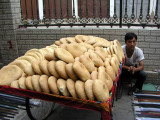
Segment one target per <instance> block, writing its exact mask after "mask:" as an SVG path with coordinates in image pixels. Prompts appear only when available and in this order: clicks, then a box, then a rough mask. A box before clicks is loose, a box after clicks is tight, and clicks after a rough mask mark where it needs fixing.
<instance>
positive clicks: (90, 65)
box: [79, 55, 95, 73]
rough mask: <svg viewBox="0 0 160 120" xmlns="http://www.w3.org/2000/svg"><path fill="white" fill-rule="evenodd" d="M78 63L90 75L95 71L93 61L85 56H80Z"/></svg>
mask: <svg viewBox="0 0 160 120" xmlns="http://www.w3.org/2000/svg"><path fill="white" fill-rule="evenodd" d="M79 61H80V62H81V63H82V64H83V65H84V66H85V67H86V68H87V70H88V71H89V72H90V73H91V72H92V71H94V70H95V65H94V63H93V61H92V60H91V59H90V58H89V57H88V56H87V55H81V56H80V57H79Z"/></svg>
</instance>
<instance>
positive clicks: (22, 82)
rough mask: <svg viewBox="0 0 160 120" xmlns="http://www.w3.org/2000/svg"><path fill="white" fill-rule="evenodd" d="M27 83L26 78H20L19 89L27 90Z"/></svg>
mask: <svg viewBox="0 0 160 120" xmlns="http://www.w3.org/2000/svg"><path fill="white" fill-rule="evenodd" d="M25 81H26V77H21V78H19V80H18V84H19V88H21V89H27V88H26V84H25Z"/></svg>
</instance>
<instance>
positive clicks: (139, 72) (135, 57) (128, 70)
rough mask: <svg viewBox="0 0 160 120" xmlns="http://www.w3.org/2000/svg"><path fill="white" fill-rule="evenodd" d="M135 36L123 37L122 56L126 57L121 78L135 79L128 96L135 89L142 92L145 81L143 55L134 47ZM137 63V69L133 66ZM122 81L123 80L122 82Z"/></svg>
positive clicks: (127, 35)
mask: <svg viewBox="0 0 160 120" xmlns="http://www.w3.org/2000/svg"><path fill="white" fill-rule="evenodd" d="M136 42H137V35H136V34H135V33H127V34H126V35H125V45H123V46H122V49H123V52H124V55H125V57H126V60H125V64H124V65H123V66H122V78H123V76H125V75H126V74H127V75H129V76H130V77H131V78H135V79H136V83H135V85H134V86H133V87H132V88H131V89H130V90H129V92H128V95H132V94H133V92H135V90H136V88H138V89H139V90H142V86H143V83H144V81H145V80H146V73H145V72H144V71H143V69H144V61H143V60H144V55H143V51H142V50H141V49H140V48H138V47H136ZM136 62H138V63H139V65H138V67H137V66H135V65H136ZM122 81H123V80H122Z"/></svg>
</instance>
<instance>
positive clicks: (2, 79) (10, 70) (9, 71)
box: [0, 65, 23, 85]
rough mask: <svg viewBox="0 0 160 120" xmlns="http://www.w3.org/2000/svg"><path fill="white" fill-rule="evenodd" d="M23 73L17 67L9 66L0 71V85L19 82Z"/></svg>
mask: <svg viewBox="0 0 160 120" xmlns="http://www.w3.org/2000/svg"><path fill="white" fill-rule="evenodd" d="M22 73H23V71H22V70H21V69H20V68H19V67H18V66H17V65H7V66H4V67H3V68H2V69H1V70H0V85H10V84H11V82H12V81H14V80H18V79H19V78H20V77H21V76H22Z"/></svg>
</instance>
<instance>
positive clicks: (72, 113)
mask: <svg viewBox="0 0 160 120" xmlns="http://www.w3.org/2000/svg"><path fill="white" fill-rule="evenodd" d="M127 89H128V87H125V88H124V89H123V93H122V97H121V98H120V99H118V100H117V101H116V100H114V104H113V113H112V114H113V115H112V118H113V120H135V119H134V111H133V107H132V98H133V96H128V95H127ZM41 107H42V108H44V107H43V106H41ZM45 107H46V106H45ZM47 108H48V107H47ZM47 108H45V110H47ZM36 110H39V112H38V113H37V111H36ZM36 110H33V113H32V114H34V112H36V113H37V114H34V115H35V116H38V115H39V116H40V115H42V114H43V113H42V110H40V109H38V108H36ZM42 116H43V115H42ZM10 120H30V118H29V117H28V115H27V113H26V110H20V111H19V114H17V115H16V116H15V117H14V118H13V119H10ZM47 120H101V114H100V113H99V112H97V111H92V110H83V109H76V108H71V107H66V106H63V105H60V104H57V103H56V104H55V106H54V108H53V112H52V113H51V115H50V116H49V117H48V118H47Z"/></svg>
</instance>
